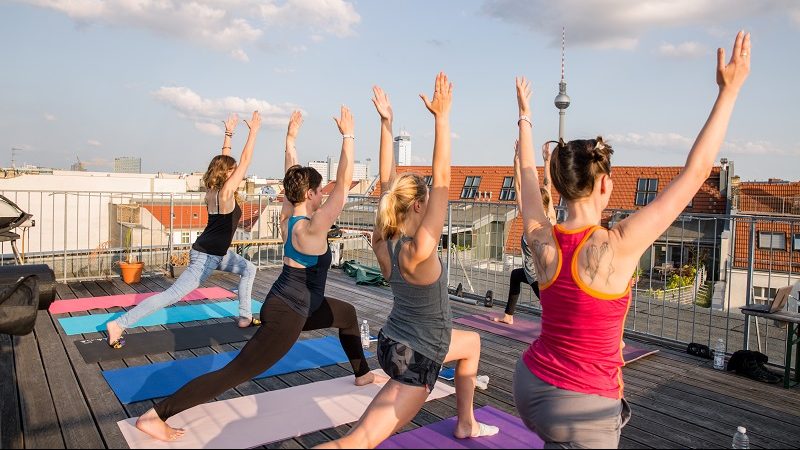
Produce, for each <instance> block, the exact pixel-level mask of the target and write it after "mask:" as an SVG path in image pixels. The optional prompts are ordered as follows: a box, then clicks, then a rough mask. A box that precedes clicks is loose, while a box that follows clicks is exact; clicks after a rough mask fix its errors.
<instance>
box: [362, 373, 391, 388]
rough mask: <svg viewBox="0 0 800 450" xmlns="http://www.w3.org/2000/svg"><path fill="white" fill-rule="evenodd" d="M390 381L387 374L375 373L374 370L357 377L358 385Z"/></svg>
mask: <svg viewBox="0 0 800 450" xmlns="http://www.w3.org/2000/svg"><path fill="white" fill-rule="evenodd" d="M387 381H389V377H387V376H385V375H375V374H374V373H373V372H369V373H367V374H366V375H362V376H360V377H358V378H356V386H366V385H368V384H372V383H375V384H382V383H386V382H387Z"/></svg>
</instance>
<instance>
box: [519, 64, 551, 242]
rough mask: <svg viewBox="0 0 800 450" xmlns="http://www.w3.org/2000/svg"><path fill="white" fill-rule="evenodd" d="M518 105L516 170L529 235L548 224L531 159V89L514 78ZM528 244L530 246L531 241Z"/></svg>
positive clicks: (524, 224) (524, 81)
mask: <svg viewBox="0 0 800 450" xmlns="http://www.w3.org/2000/svg"><path fill="white" fill-rule="evenodd" d="M516 82H517V105H518V107H519V121H518V122H517V125H518V126H519V166H520V172H521V175H520V179H521V180H522V181H521V185H522V198H521V199H520V202H521V204H522V208H521V210H522V224H523V230H525V234H526V235H528V234H530V233H532V232H534V231H536V230H538V229H540V228H542V227H545V226H550V220H549V219H548V218H547V214H546V213H545V211H544V206H542V193H541V192H539V175H538V173H537V172H536V158H535V157H534V156H533V125H532V122H531V118H530V114H531V106H530V101H531V85H530V83H529V82H528V80H526V79H525V78H524V77H522V78H517V79H516ZM528 242H532V241H531V240H530V239H529V240H528Z"/></svg>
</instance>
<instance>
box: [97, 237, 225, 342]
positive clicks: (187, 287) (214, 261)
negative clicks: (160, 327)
mask: <svg viewBox="0 0 800 450" xmlns="http://www.w3.org/2000/svg"><path fill="white" fill-rule="evenodd" d="M190 254H191V257H192V259H191V262H190V263H189V267H187V268H186V270H185V271H184V272H183V273H182V274H181V276H180V277H178V279H177V280H175V282H174V283H172V286H170V287H169V289H167V290H166V291H164V292H162V293H160V294H156V295H154V296H152V297H150V298H148V299H146V300H145V301H143V302H142V303H140V304H139V305H138V306H136V307H135V308H133V309H132V310H130V311H128V312H127V313H125V315H123V316H122V317H120V318H118V319H117V320H112V321H111V322H108V323H107V324H106V331H107V332H108V343H109V345H112V344H114V343H115V342H117V341H118V340H119V338H120V337H122V333H124V332H125V330H126V329H128V328H130V327H132V326H134V325H135V324H136V323H137V322H139V321H140V320H142V319H144V318H145V317H147V316H149V315H150V314H153V313H155V312H156V311H158V310H160V309H163V308H166V307H167V306H169V305H172V304H175V303H177V302H179V301H180V300H181V299H182V298H183V297H185V296H186V295H187V294H188V293H190V292H192V291H193V290H195V289H197V288H198V287H200V283H202V282H203V281H205V280H206V279H207V278H208V277H209V276H210V275H211V274H212V273H213V272H214V269H216V267H217V265H219V260H220V258H219V257H218V256H214V255H208V254H205V253H201V252H197V251H192V252H191V253H190Z"/></svg>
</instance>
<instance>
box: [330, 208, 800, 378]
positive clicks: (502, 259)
mask: <svg viewBox="0 0 800 450" xmlns="http://www.w3.org/2000/svg"><path fill="white" fill-rule="evenodd" d="M376 208H377V199H374V198H352V199H351V201H350V202H349V203H348V205H347V206H346V207H345V211H344V212H343V213H342V216H341V218H340V220H339V223H338V224H339V226H340V227H342V229H343V230H349V231H352V232H353V233H354V234H356V235H358V237H357V238H355V239H354V241H353V242H354V243H353V244H352V246H351V247H350V249H349V250H347V251H345V252H343V253H344V254H343V259H353V260H356V261H357V262H359V263H361V264H365V265H371V266H377V262H376V260H375V256H374V253H373V252H372V249H371V248H370V246H369V238H368V236H369V233H370V232H371V227H372V224H373V223H374V218H375V210H376ZM630 213H631V211H615V210H614V211H607V212H606V214H605V216H606V217H607V218H608V225H610V226H613V224H615V223H617V222H618V221H620V220H622V219H623V218H624V217H627V215H629V214H630ZM516 217H517V211H516V208H515V207H514V206H513V205H510V204H504V203H485V202H463V201H459V202H450V205H449V207H448V220H447V222H446V224H445V229H444V230H443V232H442V235H443V237H442V246H441V247H440V251H441V254H442V257H443V260H445V261H446V267H447V272H448V284H449V285H450V286H451V287H454V286H456V285H458V284H462V286H463V289H464V291H465V292H470V293H474V294H477V295H480V296H483V295H485V293H486V292H487V291H489V290H491V291H492V292H493V296H494V298H495V299H499V300H500V301H501V302H502V301H503V300H504V299H505V298H507V293H508V288H509V274H510V272H511V270H513V269H514V268H517V267H521V266H522V256H521V252H520V250H519V248H520V245H519V240H520V239H521V224H520V223H519V219H516ZM768 233H770V234H768ZM780 233H783V234H784V238H783V239H781V238H779V237H776V236H778V235H779V234H780ZM362 234H365V235H366V236H367V237H363V236H362ZM767 236H769V239H767ZM796 239H797V240H800V217H786V216H782V217H777V216H776V217H765V216H762V215H759V216H748V215H709V214H684V215H682V216H681V217H679V218H678V219H677V220H676V221H675V222H674V223H673V224H672V226H671V227H670V228H669V229H668V230H667V231H666V232H665V233H664V234H663V235H662V236H661V237H660V238H659V239H658V240H657V241H656V242H655V243H654V244H653V245H652V246H651V247H650V249H649V250H648V251H647V252H645V254H644V255H643V256H642V258H641V261H640V265H639V270H637V272H636V274H634V279H633V281H634V289H633V290H632V301H631V307H630V312H629V314H628V317H627V322H626V330H627V331H628V332H629V333H632V334H635V335H637V336H641V337H645V338H650V339H655V340H657V341H658V342H660V343H666V344H672V345H674V346H676V347H683V348H685V346H686V344H688V343H691V342H698V343H703V344H705V345H708V346H709V347H713V346H714V344H715V343H716V341H717V339H722V340H723V342H724V343H725V344H726V348H727V351H728V352H729V353H731V352H733V351H735V350H738V349H742V348H754V349H758V350H760V351H761V352H763V353H765V354H767V355H768V356H769V358H770V361H771V362H773V363H776V364H782V362H783V356H784V353H783V352H784V350H785V339H786V332H785V324H776V323H773V322H772V321H770V320H765V319H755V318H750V319H749V320H747V319H746V317H745V316H744V315H743V314H742V313H741V312H740V310H739V307H741V306H744V305H747V304H753V303H763V302H765V301H768V300H771V297H770V293H774V290H776V289H777V288H779V287H782V286H787V285H793V284H795V283H797V282H798V281H800V246H798V245H796V244H795V240H796ZM359 240H360V241H359ZM765 245H766V247H765ZM523 289H524V290H523V295H522V296H521V299H520V303H521V304H522V305H523V306H522V307H523V308H525V309H528V310H530V311H532V312H534V313H540V312H541V304H540V303H539V299H538V298H537V297H536V296H535V295H534V294H533V291H532V290H531V289H529V288H528V287H524V288H523ZM794 296H795V297H796V296H797V292H795V293H794ZM523 300H524V301H523ZM790 307H791V308H794V310H795V311H797V303H796V301H795V302H792V303H791V305H790Z"/></svg>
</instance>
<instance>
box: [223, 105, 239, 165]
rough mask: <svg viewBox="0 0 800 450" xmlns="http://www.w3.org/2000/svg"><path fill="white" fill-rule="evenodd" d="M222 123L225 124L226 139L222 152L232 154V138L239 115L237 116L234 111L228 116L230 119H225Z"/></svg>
mask: <svg viewBox="0 0 800 450" xmlns="http://www.w3.org/2000/svg"><path fill="white" fill-rule="evenodd" d="M222 123H223V124H224V125H225V139H224V140H223V141H222V154H223V155H226V156H227V155H230V154H231V138H232V137H233V130H235V129H236V125H237V124H238V123H239V116H237V115H236V113H232V114H231V115H230V116H228V120H223V121H222Z"/></svg>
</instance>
